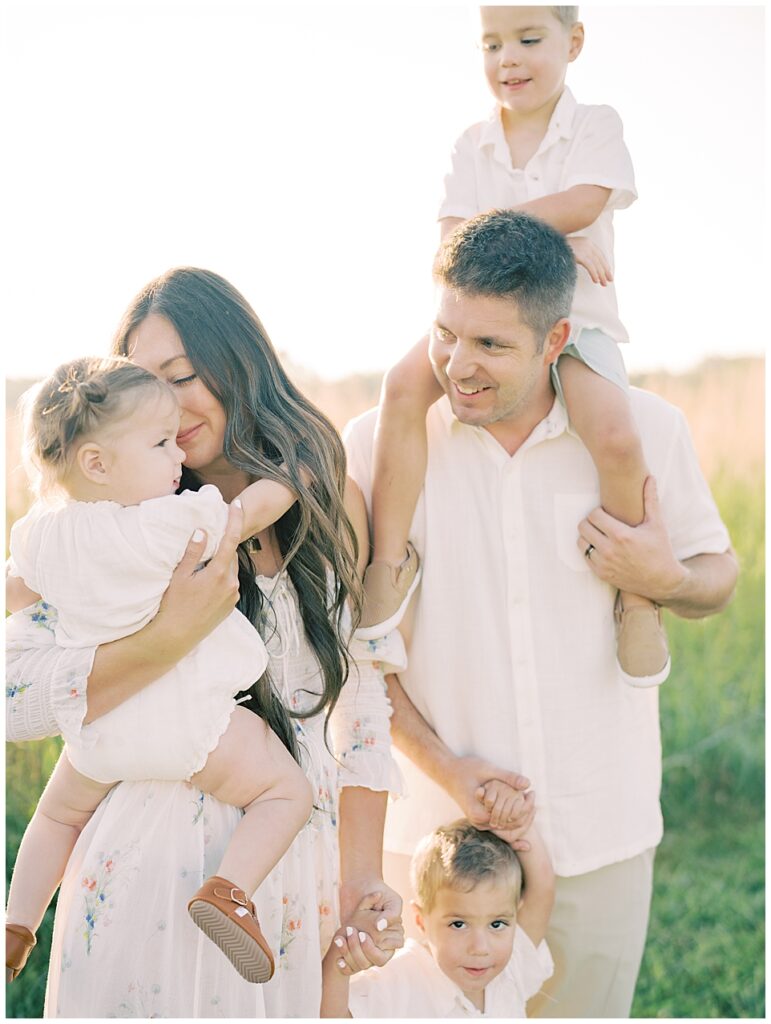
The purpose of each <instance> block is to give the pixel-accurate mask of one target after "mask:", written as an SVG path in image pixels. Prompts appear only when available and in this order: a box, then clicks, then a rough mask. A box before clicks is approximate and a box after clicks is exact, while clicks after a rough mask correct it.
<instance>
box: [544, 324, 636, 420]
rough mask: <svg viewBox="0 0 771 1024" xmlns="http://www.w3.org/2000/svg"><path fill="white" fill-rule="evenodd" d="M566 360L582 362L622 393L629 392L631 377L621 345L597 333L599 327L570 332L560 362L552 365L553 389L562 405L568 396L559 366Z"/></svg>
mask: <svg viewBox="0 0 771 1024" xmlns="http://www.w3.org/2000/svg"><path fill="white" fill-rule="evenodd" d="M565 358H570V359H579V360H580V361H581V362H582V363H586V365H587V366H588V367H589V369H590V370H594V372H595V373H598V374H599V375H600V377H604V378H605V380H609V381H610V382H611V383H612V384H615V385H616V386H617V387H619V388H621V390H622V391H625V392H628V391H629V378H628V377H627V375H626V368H625V366H624V360H623V358H622V356H621V352H620V351H619V346H618V343H617V342H615V341H614V340H613V339H612V338H611V337H609V336H608V335H607V334H605V333H604V332H603V331H598V330H597V328H596V327H577V328H574V330H573V331H572V332H571V335H570V338H569V339H568V343H567V345H566V346H565V348H564V349H563V350H562V354H561V355H560V357H559V359H558V360H557V362H556V363H552V367H551V379H552V383H553V385H554V390H555V391H556V392H557V397H558V398H559V400H560V402H562V404H563V405H565V395H564V392H563V390H562V382H561V381H560V374H559V366H560V363H561V362H562V360H563V359H565Z"/></svg>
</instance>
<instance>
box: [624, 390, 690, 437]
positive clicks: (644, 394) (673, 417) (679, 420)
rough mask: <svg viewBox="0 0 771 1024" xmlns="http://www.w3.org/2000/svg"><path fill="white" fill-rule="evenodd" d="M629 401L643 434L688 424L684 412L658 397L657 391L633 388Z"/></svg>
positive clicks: (630, 391)
mask: <svg viewBox="0 0 771 1024" xmlns="http://www.w3.org/2000/svg"><path fill="white" fill-rule="evenodd" d="M629 401H630V403H631V405H632V412H633V413H634V417H635V419H636V420H637V425H638V427H639V428H640V430H641V432H643V433H645V432H647V431H652V432H653V431H656V432H662V431H663V430H665V429H667V428H670V429H676V428H678V427H679V426H681V425H684V424H685V422H686V421H685V414H684V413H683V410H682V409H680V408H679V407H678V406H676V405H673V404H672V403H671V402H669V401H667V399H666V398H662V397H661V395H657V394H656V393H655V391H645V390H644V389H643V388H636V387H631V388H630V389H629Z"/></svg>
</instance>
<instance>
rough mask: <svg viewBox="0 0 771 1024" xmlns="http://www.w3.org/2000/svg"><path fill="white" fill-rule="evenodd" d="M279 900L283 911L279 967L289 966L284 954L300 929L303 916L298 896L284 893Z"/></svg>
mask: <svg viewBox="0 0 771 1024" xmlns="http://www.w3.org/2000/svg"><path fill="white" fill-rule="evenodd" d="M281 902H282V903H283V909H284V913H283V919H282V924H281V946H280V947H279V951H278V956H279V967H280V968H286V967H288V966H291V964H290V963H289V961H288V960H287V959H286V954H287V952H288V950H289V947H290V946H291V945H292V943H293V942H294V940H295V939H296V938H297V936H298V935H299V934H300V932H301V931H302V926H303V916H302V906H301V905H300V898H299V896H297V895H291V896H290V895H285V896H284V897H283V898H282V901H281Z"/></svg>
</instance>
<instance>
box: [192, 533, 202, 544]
mask: <svg viewBox="0 0 771 1024" xmlns="http://www.w3.org/2000/svg"><path fill="white" fill-rule="evenodd" d="M193 540H194V541H195V542H196V544H197V543H198V541H199V540H203V530H193Z"/></svg>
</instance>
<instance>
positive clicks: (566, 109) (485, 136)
mask: <svg viewBox="0 0 771 1024" xmlns="http://www.w3.org/2000/svg"><path fill="white" fill-rule="evenodd" d="M577 108H578V104H577V103H576V100H575V97H574V96H573V93H572V92H571V91H570V89H568V87H567V86H565V88H564V89H563V90H562V95H561V96H560V98H559V99H558V100H557V105H556V107H555V108H554V110H553V111H552V115H551V117H550V118H549V124H548V126H547V128H546V132H545V134H544V137H543V139H542V140H541V145H540V146H539V147H538V152H539V153H540V152H541V151H542V150H543V149H545V148H546V147H547V146H550V145H552V143H554V142H556V141H557V139H572V138H573V133H574V131H575V116H576V109H577ZM501 109H502V108H501V106H500V104H496V105H495V107H494V108H493V111H492V113H491V114H490V116H489V117H488V119H487V120H486V121H485V122H484V123H483V125H482V131H481V132H480V135H479V146H480V148H481V147H482V146H492V147H493V152H494V154H495V156H496V157H497V158H498V159H500V160H502V161H503V162H504V163H510V162H511V156H510V154H509V147H508V146H507V145H506V137H505V135H504V134H503V122H502V121H501Z"/></svg>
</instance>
